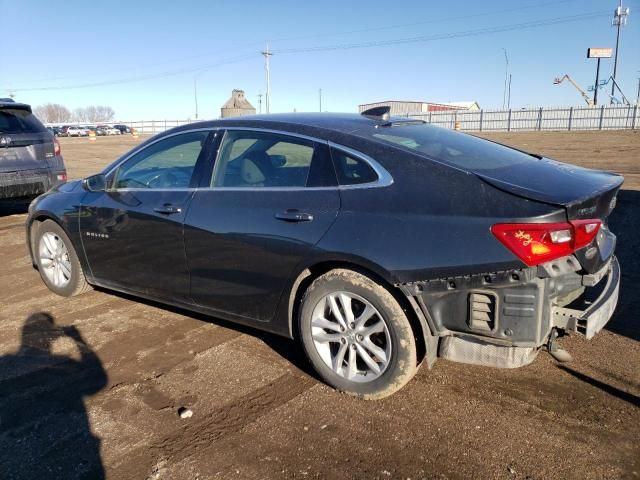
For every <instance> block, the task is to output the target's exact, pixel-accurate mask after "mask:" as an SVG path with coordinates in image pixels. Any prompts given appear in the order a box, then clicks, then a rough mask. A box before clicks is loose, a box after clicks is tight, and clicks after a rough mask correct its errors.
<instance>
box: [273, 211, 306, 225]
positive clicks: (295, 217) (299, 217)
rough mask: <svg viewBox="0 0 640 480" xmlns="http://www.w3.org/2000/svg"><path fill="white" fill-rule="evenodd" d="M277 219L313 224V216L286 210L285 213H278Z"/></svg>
mask: <svg viewBox="0 0 640 480" xmlns="http://www.w3.org/2000/svg"><path fill="white" fill-rule="evenodd" d="M275 216H276V218H277V219H278V220H282V221H284V222H311V221H313V215H311V214H310V213H304V212H300V211H298V210H286V211H284V212H280V213H276V215H275Z"/></svg>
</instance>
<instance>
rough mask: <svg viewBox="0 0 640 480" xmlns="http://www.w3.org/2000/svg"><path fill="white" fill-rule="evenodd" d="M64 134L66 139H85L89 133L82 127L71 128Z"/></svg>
mask: <svg viewBox="0 0 640 480" xmlns="http://www.w3.org/2000/svg"><path fill="white" fill-rule="evenodd" d="M65 134H66V136H67V137H86V136H87V135H89V131H88V130H86V129H85V128H84V127H76V126H71V127H68V128H67V129H66V131H65Z"/></svg>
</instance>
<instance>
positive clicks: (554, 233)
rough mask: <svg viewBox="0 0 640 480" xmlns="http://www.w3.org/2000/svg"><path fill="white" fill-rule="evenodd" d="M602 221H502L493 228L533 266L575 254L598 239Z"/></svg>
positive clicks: (512, 248)
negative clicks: (596, 237)
mask: <svg viewBox="0 0 640 480" xmlns="http://www.w3.org/2000/svg"><path fill="white" fill-rule="evenodd" d="M600 225H602V222H601V221H600V220H572V221H571V222H569V223H498V224H496V225H494V226H492V227H491V233H493V234H494V235H495V236H496V238H497V239H498V240H500V241H501V242H502V244H503V245H504V246H505V247H507V248H508V249H509V250H511V251H512V252H513V253H515V254H516V256H517V257H518V258H520V259H521V260H522V261H523V262H524V263H526V264H527V265H529V266H530V267H533V266H535V265H539V264H541V263H544V262H549V261H551V260H555V259H556V258H560V257H564V256H566V255H571V254H572V253H573V252H575V251H576V250H578V249H579V248H582V247H584V246H586V245H588V244H589V243H591V241H592V240H593V239H594V238H595V236H596V235H597V233H598V230H599V229H600Z"/></svg>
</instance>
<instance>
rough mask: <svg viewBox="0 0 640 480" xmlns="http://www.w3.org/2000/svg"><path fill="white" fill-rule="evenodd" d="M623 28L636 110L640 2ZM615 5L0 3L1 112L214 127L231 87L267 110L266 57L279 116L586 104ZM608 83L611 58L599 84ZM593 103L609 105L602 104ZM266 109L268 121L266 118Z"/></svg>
mask: <svg viewBox="0 0 640 480" xmlns="http://www.w3.org/2000/svg"><path fill="white" fill-rule="evenodd" d="M623 5H625V6H628V7H630V9H631V13H630V15H629V18H628V25H627V26H625V27H624V28H623V29H622V32H621V42H620V50H619V60H618V73H617V80H618V81H619V83H620V85H621V87H622V90H623V92H624V93H625V94H626V96H627V97H628V98H629V99H630V100H631V102H632V103H633V102H635V99H636V92H637V88H638V77H640V0H625V2H624V4H623ZM616 6H617V1H614V0H556V1H550V0H522V1H517V2H514V1H513V0H510V1H506V0H504V1H503V0H495V1H491V0H485V1H478V0H457V1H456V2H442V1H439V2H436V1H429V0H410V1H403V0H395V1H389V0H385V1H378V0H368V1H360V0H356V1H345V0H343V1H334V0H330V1H321V0H316V1H311V2H310V1H300V0H298V1H279V0H269V1H264V0H262V1H242V0H236V1H225V0H219V1H214V0H210V1H197V0H182V1H180V2H175V1H171V2H168V1H167V2H163V1H150V0H135V1H131V0H128V1H120V0H109V1H101V2H94V1H90V0H82V1H75V0H65V1H50V0H47V1H36V0H0V15H1V17H2V19H3V21H2V31H3V35H2V60H1V61H0V97H4V96H7V95H9V94H14V95H15V99H16V100H17V101H22V102H25V103H29V104H31V105H34V106H36V105H41V104H44V103H50V102H51V103H60V104H63V105H65V106H66V107H67V108H69V109H71V110H73V109H74V108H78V107H83V106H87V105H108V106H111V107H112V108H113V109H114V110H115V112H116V119H117V120H121V121H134V120H151V119H155V120H163V119H187V118H194V117H195V95H194V84H195V86H196V87H197V99H198V111H199V118H201V119H204V118H217V117H219V115H220V107H221V106H222V104H223V103H224V102H225V101H226V100H227V99H228V98H229V97H230V95H231V90H232V89H234V88H238V89H242V90H244V91H245V92H246V97H247V99H248V100H249V101H250V102H251V103H252V104H253V105H254V106H255V107H256V109H257V108H258V94H264V93H265V91H266V81H265V69H264V57H263V56H262V55H261V53H260V52H261V51H263V50H264V49H265V48H266V46H267V44H268V45H269V47H270V49H271V50H272V51H273V56H272V57H271V112H292V111H294V110H295V111H298V112H302V111H318V110H319V108H320V106H319V89H322V110H323V111H334V112H356V111H357V106H358V104H361V103H368V102H375V101H382V100H414V101H432V102H448V101H468V100H475V101H477V102H478V103H479V104H480V106H481V107H483V108H500V107H502V105H503V96H504V81H505V50H506V52H507V56H508V68H509V70H508V71H509V73H510V74H511V76H512V83H511V107H512V108H522V107H538V106H544V107H546V106H567V105H576V106H578V105H583V104H584V102H583V100H582V98H581V97H580V95H579V94H578V92H577V91H576V90H574V89H573V87H571V86H570V85H569V84H567V83H563V84H562V85H554V84H553V79H554V78H555V77H558V76H562V75H564V74H567V73H568V74H569V75H571V77H573V78H574V80H575V81H576V82H578V83H579V84H580V85H581V86H582V87H583V88H584V89H587V87H588V86H589V85H592V84H593V83H594V80H595V70H596V60H595V59H587V58H586V50H587V48H588V47H615V39H616V29H615V28H613V27H612V26H611V19H612V17H613V11H614V9H615V7H616ZM612 72H613V58H611V59H603V60H602V63H601V73H600V78H601V79H606V78H608V77H609V76H610V75H611V74H612ZM599 96H600V100H601V101H602V100H603V99H605V100H606V99H607V98H608V97H607V96H606V94H605V93H604V91H603V90H600V93H599ZM264 108H265V105H264V97H263V105H262V109H263V112H264Z"/></svg>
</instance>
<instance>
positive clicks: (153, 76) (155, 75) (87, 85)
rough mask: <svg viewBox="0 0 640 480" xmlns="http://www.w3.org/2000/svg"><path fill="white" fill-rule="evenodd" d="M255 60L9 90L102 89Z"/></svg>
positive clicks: (245, 57)
mask: <svg viewBox="0 0 640 480" xmlns="http://www.w3.org/2000/svg"><path fill="white" fill-rule="evenodd" d="M254 58H255V53H251V54H246V55H241V56H237V57H231V58H227V59H225V60H221V61H218V62H215V63H209V64H204V65H199V66H197V67H188V68H181V69H177V70H167V71H165V72H160V73H153V74H147V75H141V76H136V77H128V78H122V79H119V80H105V81H102V82H93V83H82V84H77V85H62V86H53V87H51V86H49V87H31V88H11V89H9V90H11V91H12V92H34V91H48V90H74V89H78V88H91V87H102V86H106V85H117V84H122V83H133V82H140V81H142V80H151V79H156V78H164V77H169V76H172V75H180V74H183V73H193V72H200V71H202V70H208V69H211V68H215V67H219V66H222V65H229V64H231V63H239V62H243V61H246V60H251V59H254Z"/></svg>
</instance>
